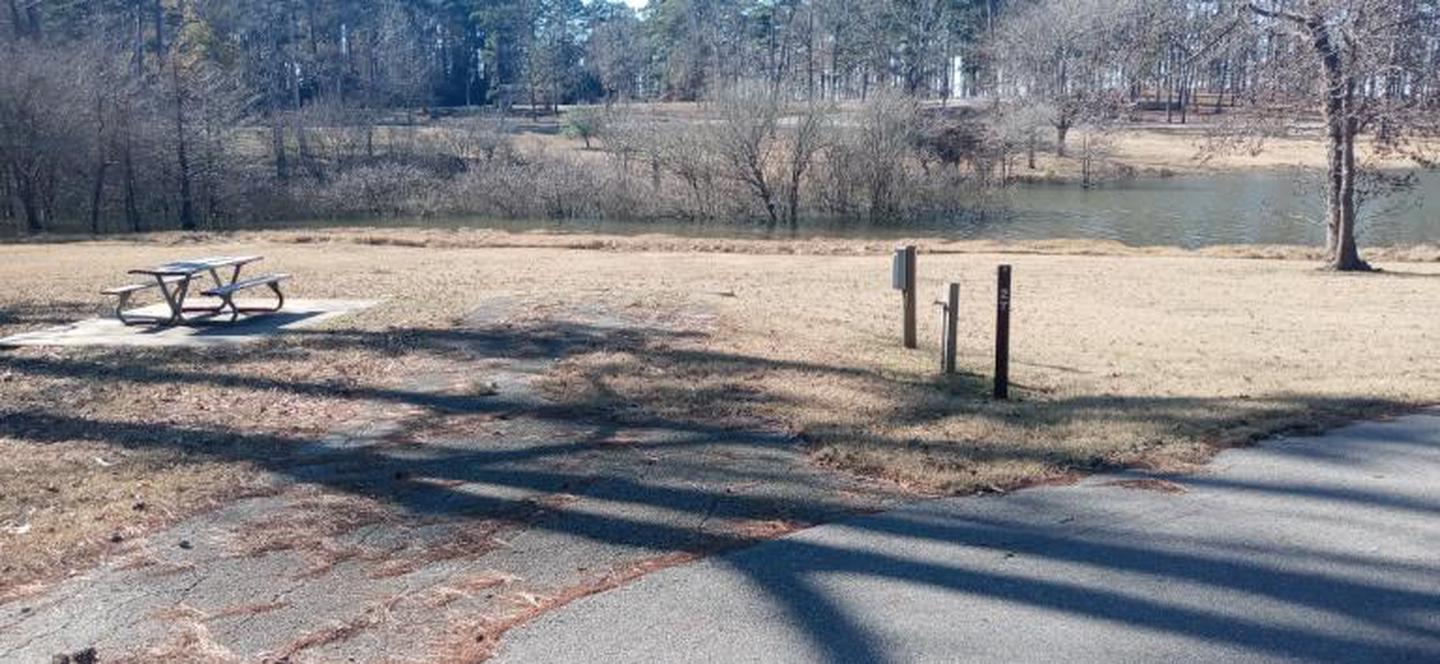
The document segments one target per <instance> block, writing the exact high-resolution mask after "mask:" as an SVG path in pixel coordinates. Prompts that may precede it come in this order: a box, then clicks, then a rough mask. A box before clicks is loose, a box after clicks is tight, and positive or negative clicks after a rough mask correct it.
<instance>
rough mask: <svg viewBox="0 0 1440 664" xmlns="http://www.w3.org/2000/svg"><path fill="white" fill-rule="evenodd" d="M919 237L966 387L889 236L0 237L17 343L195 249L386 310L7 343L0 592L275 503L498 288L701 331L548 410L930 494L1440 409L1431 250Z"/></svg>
mask: <svg viewBox="0 0 1440 664" xmlns="http://www.w3.org/2000/svg"><path fill="white" fill-rule="evenodd" d="M919 244H920V245H921V252H922V255H921V259H920V275H921V279H920V288H921V295H922V303H928V301H929V300H930V299H932V296H938V295H939V293H940V291H941V289H942V287H943V284H944V283H945V282H948V281H951V280H956V281H959V282H960V283H961V284H962V292H963V301H964V305H963V312H962V331H961V341H960V356H961V357H960V363H961V366H962V368H963V370H964V373H963V374H962V375H961V376H958V377H956V378H953V379H942V378H940V377H939V376H937V372H936V370H935V368H936V365H937V361H938V351H937V349H936V346H937V343H936V341H937V340H936V337H937V336H938V325H939V321H938V314H937V313H936V312H935V310H933V309H932V308H930V307H928V305H927V306H925V307H923V308H922V318H921V330H922V335H921V339H922V348H921V350H919V351H906V350H903V349H901V348H900V347H899V342H898V327H899V323H898V319H897V316H898V311H899V296H898V294H897V293H895V292H894V291H891V290H889V272H888V270H889V264H888V260H889V258H888V252H889V250H890V248H891V244H890V243H881V242H859V241H853V242H852V241H841V240H833V241H831V240H813V241H794V242H783V241H780V242H766V241H758V240H757V241H745V240H694V239H682V238H669V237H660V236H651V237H638V238H619V237H601V236H581V235H552V234H540V233H530V234H514V235H512V234H505V233H498V232H486V231H406V230H388V231H369V230H337V231H326V232H308V231H305V232H302V231H296V232H267V233H253V234H248V233H241V234H235V235H225V236H213V235H212V236H182V235H156V236H150V237H147V238H141V239H138V240H136V241H107V242H71V243H26V244H15V245H7V246H0V281H3V282H4V283H7V284H9V287H8V288H6V289H5V290H4V291H3V293H0V333H7V334H8V333H12V332H19V331H24V330H30V329H35V328H38V327H45V326H49V325H55V324H60V323H64V322H67V321H71V320H75V319H78V318H83V317H87V316H90V315H93V314H96V313H97V312H98V311H99V309H100V301H99V298H98V296H97V295H95V292H96V291H97V290H98V289H99V288H100V287H102V286H106V285H112V284H113V283H119V282H120V281H121V280H123V276H122V275H123V272H124V270H125V269H126V268H129V267H134V266H136V265H143V264H149V263H155V262H159V261H162V260H164V259H172V258H176V257H183V256H189V255H198V254H215V253H242V252H256V253H262V254H264V255H266V256H267V262H269V263H270V264H271V265H272V266H273V268H274V269H278V270H283V271H286V272H290V273H293V274H294V275H295V279H294V283H295V288H294V293H293V294H294V296H296V297H349V298H367V297H373V296H377V295H378V296H381V297H383V298H385V302H384V303H383V304H382V305H380V306H378V307H376V308H374V309H371V310H368V311H365V312H363V313H360V314H357V315H354V316H351V317H348V318H343V319H339V320H336V321H332V322H330V323H328V324H327V325H326V326H324V327H323V328H321V329H319V330H316V331H307V332H303V333H295V334H289V335H285V336H283V337H281V338H277V339H273V340H268V341H265V342H263V343H260V344H257V345H253V346H247V347H243V348H234V349H227V350H221V351H203V352H202V351H185V352H174V351H168V352H161V351H155V350H116V349H36V348H28V349H12V350H3V351H0V599H3V598H4V597H6V596H7V595H14V594H17V593H23V592H25V591H26V589H27V588H28V587H29V584H32V583H35V582H38V581H43V580H46V579H53V578H55V577H57V576H59V575H63V574H64V573H66V572H67V571H76V570H82V569H85V568H86V567H87V566H88V565H89V564H91V563H92V562H93V561H94V560H95V559H96V557H97V556H103V555H104V554H105V553H106V551H107V550H109V549H110V548H112V547H114V546H116V544H117V543H118V542H122V541H124V540H126V539H129V538H133V537H135V536H137V535H140V534H142V533H144V532H147V531H149V530H152V529H154V528H156V527H158V526H160V525H163V524H166V523H171V522H173V521H175V520H177V519H179V518H181V517H183V516H184V515H186V514H190V513H194V512H197V511H199V510H203V509H206V508H208V507H210V506H213V505H215V504H218V503H220V502H223V501H225V500H229V499H233V498H234V497H236V496H239V495H253V494H258V493H264V492H266V491H269V490H271V489H272V487H273V482H272V478H270V477H267V475H266V473H265V472H263V471H262V470H260V469H259V468H258V467H256V466H255V465H253V464H251V463H250V462H248V461H246V460H245V459H246V458H247V457H253V456H254V455H256V454H261V453H264V450H267V449H275V450H276V451H277V452H280V451H283V450H284V449H285V448H286V447H287V446H293V445H296V444H298V443H300V442H303V441H305V440H307V439H313V438H315V437H319V436H324V435H326V434H328V433H331V432H334V431H336V430H343V429H346V428H351V427H354V426H356V425H357V424H359V423H363V422H364V421H367V420H374V419H380V418H381V417H391V416H396V415H397V414H399V413H400V412H401V411H403V410H404V409H407V408H413V406H412V405H407V404H404V403H399V402H396V401H395V400H392V399H387V398H386V394H388V393H389V392H388V391H390V390H393V389H395V388H396V387H397V386H400V385H403V384H404V383H405V381H406V378H407V377H408V376H413V375H415V374H418V373H421V372H425V371H434V370H437V369H444V370H449V371H469V370H473V371H474V372H475V373H476V375H483V366H470V365H467V364H466V363H467V362H470V360H469V359H467V358H466V357H465V356H464V355H463V354H460V353H457V352H456V351H455V350H454V349H453V347H452V346H449V345H447V344H446V343H441V342H440V340H446V339H451V338H452V337H451V336H450V335H452V334H453V332H454V330H455V329H456V325H457V324H458V322H459V321H460V320H461V319H462V318H463V317H464V316H465V315H466V314H467V313H469V312H470V311H472V310H474V308H475V307H476V306H477V303H478V302H480V301H482V300H483V299H484V298H486V297H489V296H494V295H509V296H513V297H516V298H520V299H521V301H523V302H524V303H525V304H526V306H525V307H524V311H525V313H524V314H523V315H520V316H517V317H515V318H514V320H511V321H509V325H511V326H512V327H513V329H512V330H511V333H515V332H516V331H518V332H519V333H522V334H536V335H543V334H546V333H547V332H553V331H554V329H555V327H556V325H557V322H556V321H558V320H562V319H563V318H564V315H565V312H566V311H567V310H571V309H573V308H575V307H585V306H596V305H600V306H604V307H606V308H609V309H612V310H617V311H633V312H643V313H644V314H645V315H646V316H669V317H671V318H675V319H680V320H694V321H697V322H696V323H695V325H694V329H693V330H692V332H693V333H692V334H676V333H674V329H673V327H672V328H670V331H668V332H665V333H661V332H655V333H653V334H636V335H617V336H616V338H615V339H614V340H613V341H612V342H606V343H601V344H599V345H595V346H593V347H588V348H585V349H583V351H579V352H575V353H573V354H570V355H568V356H567V357H565V358H563V359H562V361H561V362H560V363H559V364H558V365H557V368H556V369H555V370H553V371H552V372H551V373H550V374H549V375H548V376H547V378H546V381H545V384H546V388H547V390H548V391H549V393H550V394H551V396H552V398H554V399H555V400H557V401H559V402H561V403H564V404H568V405H571V406H573V407H574V408H576V409H589V410H600V411H605V412H610V413H614V414H615V416H616V417H620V418H624V417H629V416H635V417H642V416H643V417H645V418H657V417H658V418H664V419H668V420H673V421H677V422H686V423H690V422H695V423H704V424H707V425H716V424H718V425H724V426H736V427H741V426H743V427H767V428H783V429H784V430H787V431H790V432H792V433H793V434H794V435H795V436H796V437H797V439H800V440H803V441H805V442H806V443H807V444H808V446H809V449H810V451H811V454H812V458H813V459H814V460H815V461H816V462H817V463H820V464H823V465H826V466H829V467H833V468H835V469H836V470H837V471H843V472H855V473H861V474H865V475H869V476H873V477H877V478H883V479H885V480H888V481H892V482H896V483H899V484H901V485H903V486H904V487H907V488H909V489H912V490H914V491H916V492H919V493H932V492H933V493H967V492H976V491H992V490H1006V489H1009V488H1014V487H1017V486H1023V485H1027V484H1032V483H1037V482H1048V481H1059V480H1064V479H1066V478H1069V477H1072V476H1074V475H1075V474H1076V473H1081V472H1086V471H1090V470H1095V469H1099V468H1105V467H1112V466H1117V465H1143V466H1155V467H1164V468H1175V469H1182V470H1183V469H1191V468H1193V467H1194V464H1197V463H1200V462H1203V461H1205V460H1206V459H1207V458H1208V457H1209V456H1210V455H1211V454H1213V453H1214V452H1215V451H1216V450H1218V449H1221V448H1223V447H1226V446H1230V445H1235V444H1242V443H1245V442H1248V441H1252V440H1254V439H1256V438H1257V437H1260V436H1264V435H1267V434H1271V433H1274V432H1278V431H1286V430H1292V429H1309V428H1314V427H1318V426H1324V425H1327V424H1331V423H1334V422H1339V421H1343V420H1345V419H1349V418H1356V417H1362V416H1369V415H1378V414H1385V413H1392V412H1400V411H1404V410H1406V409H1410V408H1413V407H1416V406H1420V405H1424V404H1432V403H1436V402H1440V322H1437V320H1436V318H1435V316H1434V303H1435V302H1436V301H1440V263H1437V262H1436V261H1435V259H1436V256H1437V254H1440V251H1437V250H1436V249H1435V248H1433V247H1432V248H1415V249H1408V250H1389V251H1383V252H1374V253H1372V254H1371V256H1370V258H1371V259H1372V260H1375V261H1377V262H1379V264H1380V266H1381V267H1383V268H1385V269H1386V272H1385V273H1381V274H1372V275H1362V276H1348V275H1339V274H1333V273H1327V272H1322V271H1319V270H1317V269H1316V263H1315V262H1313V261H1312V260H1310V259H1311V258H1312V257H1313V252H1311V251H1310V250H1307V249H1299V248H1263V247H1262V248H1217V249H1211V250H1208V251H1207V252H1206V253H1203V254H1202V253H1192V252H1185V251H1180V250H1173V249H1146V250H1141V249H1128V248H1124V247H1120V246H1118V245H1110V244H1102V243H1078V242H1076V243H1067V242H1048V243H1030V244H1020V245H996V244H992V243H957V242H940V241H920V242H919ZM1257 257H1268V258H1270V259H1268V260H1254V258H1257ZM1297 259H1299V260H1297ZM1000 263H1008V264H1012V265H1013V266H1014V270H1015V285H1016V291H1015V296H1014V303H1015V304H1014V322H1013V324H1014V347H1013V351H1012V354H1013V357H1014V362H1015V363H1014V366H1013V368H1012V377H1013V380H1014V381H1015V384H1016V390H1015V397H1016V398H1015V399H1014V400H1013V401H1010V402H1007V403H996V402H993V401H991V400H989V399H988V398H987V394H988V383H987V381H988V378H987V377H988V375H989V372H990V367H989V358H990V352H991V351H990V344H991V339H992V334H993V330H992V328H993V324H994V323H993V304H991V303H992V302H993V298H994V285H993V281H994V270H995V266H996V265H998V264H1000ZM474 334H483V332H481V333H474ZM218 403H225V404H228V405H227V406H226V407H223V408H222V407H217V406H216V405H215V404H218ZM157 431H163V432H165V433H163V434H162V433H157ZM157 436H166V437H170V438H174V440H170V439H166V440H160V439H159V438H157ZM242 449H243V451H244V453H243V454H241V453H238V451H239V450H242Z"/></svg>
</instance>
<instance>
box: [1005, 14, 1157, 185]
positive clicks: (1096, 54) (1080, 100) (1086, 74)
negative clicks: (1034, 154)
mask: <svg viewBox="0 0 1440 664" xmlns="http://www.w3.org/2000/svg"><path fill="white" fill-rule="evenodd" d="M1138 14H1139V12H1138V5H1137V1H1136V0H1048V1H1046V2H1040V3H1035V4H1029V5H1022V6H1021V7H1020V8H1019V9H1017V10H1016V11H1014V12H1013V13H1012V14H1011V15H1010V16H1009V17H1008V19H1007V20H1006V21H1005V22H1004V23H1003V24H1002V26H1001V28H1000V30H999V31H997V32H996V35H995V37H994V40H993V42H992V44H991V46H990V51H991V58H992V59H993V61H994V62H995V63H996V70H997V71H996V76H997V78H998V79H999V82H1000V88H1001V90H1002V91H1003V92H1004V93H1005V94H1006V95H1007V96H1009V97H1012V98H1017V99H1023V100H1026V102H1027V103H1031V104H1039V105H1043V108H1046V109H1048V110H1049V111H1050V124H1051V125H1052V126H1053V127H1054V129H1055V153H1056V154H1057V155H1059V156H1062V157H1063V156H1065V147H1066V139H1067V138H1068V137H1069V134H1070V130H1071V129H1072V128H1074V127H1075V126H1076V125H1078V124H1081V123H1085V122H1089V121H1093V120H1095V119H1098V118H1102V117H1105V116H1109V115H1113V114H1114V113H1115V112H1116V111H1117V110H1118V107H1119V102H1120V98H1121V95H1122V93H1123V88H1124V86H1123V77H1122V67H1121V63H1122V62H1123V61H1124V58H1123V57H1122V56H1120V54H1118V53H1117V50H1118V49H1119V48H1121V47H1123V46H1125V45H1126V44H1127V43H1128V42H1126V41H1125V40H1122V39H1119V38H1118V36H1117V35H1119V34H1121V33H1123V32H1124V31H1125V30H1126V28H1127V27H1128V26H1130V25H1131V24H1133V22H1134V20H1135V18H1136V16H1137V15H1138Z"/></svg>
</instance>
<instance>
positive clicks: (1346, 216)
mask: <svg viewBox="0 0 1440 664" xmlns="http://www.w3.org/2000/svg"><path fill="white" fill-rule="evenodd" d="M1245 11H1247V12H1249V13H1250V14H1252V15H1253V16H1255V17H1258V18H1259V21H1257V22H1255V23H1254V25H1253V28H1254V30H1252V31H1251V32H1250V33H1249V35H1250V37H1252V38H1253V37H1254V36H1255V35H1256V34H1257V32H1258V34H1265V32H1264V31H1267V30H1281V31H1284V33H1285V34H1288V35H1290V36H1292V37H1293V38H1294V39H1296V40H1297V41H1298V44H1297V45H1298V46H1299V47H1300V48H1299V49H1294V50H1292V51H1285V50H1283V49H1276V50H1275V51H1274V52H1276V53H1277V54H1278V55H1277V56H1276V57H1274V58H1272V59H1271V60H1269V61H1268V62H1265V63H1264V66H1265V68H1266V70H1267V71H1268V73H1269V75H1268V76H1267V77H1265V78H1264V79H1261V80H1262V81H1263V83H1264V84H1265V85H1266V89H1265V90H1263V91H1262V92H1263V93H1264V94H1265V98H1264V99H1263V100H1262V103H1264V104H1266V105H1267V106H1266V108H1265V110H1268V111H1269V112H1270V113H1281V114H1284V115H1285V116H1287V117H1288V118H1292V119H1293V118H1295V117H1297V116H1299V115H1302V114H1303V113H1305V112H1306V111H1307V110H1308V109H1310V108H1313V107H1314V106H1315V105H1318V106H1319V107H1320V108H1321V109H1322V110H1323V123H1324V127H1325V137H1326V142H1327V147H1326V153H1327V162H1328V187H1327V189H1328V194H1327V211H1328V214H1327V217H1328V218H1327V222H1326V247H1327V251H1328V253H1329V264H1330V266H1331V267H1332V268H1334V269H1336V270H1368V269H1370V266H1369V265H1368V264H1366V263H1365V261H1363V260H1362V259H1361V258H1360V254H1359V249H1358V247H1357V244H1356V240H1355V231H1356V209H1357V183H1358V182H1359V180H1360V170H1361V169H1360V167H1359V165H1358V163H1357V160H1356V143H1357V140H1358V139H1359V138H1360V137H1361V136H1362V135H1366V136H1369V137H1370V138H1371V139H1373V141H1374V144H1375V146H1376V149H1377V150H1378V151H1380V152H1382V153H1392V154H1395V155H1400V156H1404V157H1408V158H1410V159H1413V160H1415V161H1416V162H1418V163H1421V164H1427V165H1433V164H1434V159H1433V155H1432V154H1430V149H1431V148H1433V144H1432V143H1431V141H1432V140H1433V139H1435V138H1436V137H1440V95H1437V94H1436V85H1437V80H1436V77H1437V75H1440V72H1437V71H1436V66H1435V63H1434V62H1432V61H1429V60H1428V59H1427V57H1426V56H1427V55H1428V54H1429V53H1430V52H1431V51H1432V49H1433V42H1434V40H1435V39H1436V36H1437V35H1440V11H1437V8H1436V7H1435V5H1434V3H1431V2H1421V1H1416V0H1252V1H1251V2H1249V3H1248V4H1247V5H1246V6H1245Z"/></svg>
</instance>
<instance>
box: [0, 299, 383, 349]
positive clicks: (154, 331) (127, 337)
mask: <svg viewBox="0 0 1440 664" xmlns="http://www.w3.org/2000/svg"><path fill="white" fill-rule="evenodd" d="M239 303H240V304H241V305H242V306H244V304H245V302H244V300H240V301H239ZM375 304H376V303H375V301H374V300H292V299H287V300H286V302H285V308H284V309H283V310H281V311H278V312H275V313H266V314H257V315H252V316H241V317H240V319H239V320H237V321H234V322H231V321H230V317H229V316H228V315H225V316H217V317H214V318H213V319H211V320H209V321H203V322H201V323H198V324H184V325H173V326H151V325H130V326H127V325H125V324H123V323H121V322H120V321H119V320H116V319H115V318H114V317H113V316H105V317H99V318H89V319H86V320H82V321H78V322H75V323H71V324H68V325H60V326H57V327H51V328H46V329H43V330H37V331H34V332H25V333H21V334H15V335H12V336H9V337H5V338H3V339H0V347H6V346H11V347H13V346H188V347H202V346H216V345H226V344H237V343H245V342H248V341H254V340H256V339H261V338H264V337H268V336H273V335H275V334H277V333H279V332H282V331H285V330H292V329H300V328H304V327H309V326H312V325H316V324H319V323H322V322H324V321H326V320H330V319H332V318H335V317H337V316H343V315H345V314H348V313H352V312H356V311H360V310H362V309H366V308H369V307H371V306H374V305H375ZM126 313H127V315H135V316H152V317H164V316H167V315H168V314H169V310H168V309H167V308H166V307H165V305H164V304H154V305H150V306H147V307H141V308H137V309H135V310H133V311H127V312H126Z"/></svg>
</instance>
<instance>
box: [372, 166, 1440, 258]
mask: <svg viewBox="0 0 1440 664" xmlns="http://www.w3.org/2000/svg"><path fill="white" fill-rule="evenodd" d="M1419 178H1420V179H1419V183H1418V185H1417V186H1416V187H1415V188H1413V189H1412V190H1410V191H1409V192H1406V193H1403V194H1399V195H1395V196H1391V197H1389V198H1386V199H1382V200H1379V201H1377V202H1375V203H1372V204H1369V205H1366V206H1365V207H1364V209H1362V212H1361V224H1360V241H1361V242H1362V244H1364V245H1376V246H1378V245H1406V244H1417V243H1422V242H1440V173H1433V172H1422V173H1421V174H1420V176H1419ZM1322 191H1323V190H1322V189H1321V188H1320V180H1319V178H1318V176H1317V175H1304V174H1290V173H1279V172H1262V173H1249V174H1225V175H1213V176H1199V177H1176V178H1169V179H1138V180H1130V181H1123V182H1112V183H1107V184H1105V185H1102V186H1100V187H1097V188H1095V189H1089V190H1086V189H1083V188H1081V187H1079V186H1076V185H1046V184H1028V185H1020V186H1016V187H1012V188H1010V189H1008V190H1005V191H1003V192H998V193H994V194H989V195H986V196H985V197H984V199H983V200H977V203H976V206H975V209H974V210H972V211H970V212H968V213H965V214H961V215H953V216H945V217H936V218H931V219H918V220H911V221H908V222H906V223H904V224H893V225H883V226H877V225H874V224H869V223H863V222H854V221H850V222H839V221H831V220H808V221H806V222H803V223H802V225H801V228H800V230H799V233H798V234H799V235H800V236H831V237H854V238H894V237H903V236H915V235H926V236H941V237H950V238H956V239H1000V240H1032V239H1055V238H1081V239H1103V240H1116V241H1119V242H1123V243H1126V244H1130V245H1137V246H1144V245H1177V246H1183V247H1191V248H1194V247H1203V246H1209V245H1217V244H1310V245H1314V244H1320V243H1322V242H1323V241H1324V238H1325V230H1324V226H1323V218H1324V215H1323V211H1324V205H1323V193H1322ZM395 223H399V224H406V225H408V224H412V223H414V224H419V225H431V226H435V225H438V226H458V227H490V228H503V229H509V230H530V229H549V230H560V231H575V232H602V233H617V234H634V233H647V232H648V233H672V234H678V235H691V236H725V237H737V236H738V237H757V236H759V237H763V236H767V235H775V236H789V235H790V232H789V231H788V230H778V231H772V230H767V229H766V228H765V227H764V226H761V225H735V224H722V223H710V224H698V223H687V222H668V221H659V222H657V221H607V220H600V221H563V222H561V221H495V220H491V219H444V220H423V221H419V222H413V221H412V222H406V221H397V222H395Z"/></svg>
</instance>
